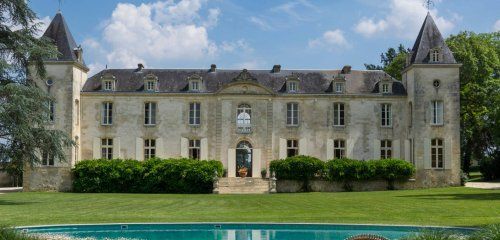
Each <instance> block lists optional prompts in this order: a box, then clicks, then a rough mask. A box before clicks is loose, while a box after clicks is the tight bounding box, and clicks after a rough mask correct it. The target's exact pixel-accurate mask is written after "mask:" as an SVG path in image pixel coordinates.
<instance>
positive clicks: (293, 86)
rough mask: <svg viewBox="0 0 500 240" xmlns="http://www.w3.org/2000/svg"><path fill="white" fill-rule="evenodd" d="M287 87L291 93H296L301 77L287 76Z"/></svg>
mask: <svg viewBox="0 0 500 240" xmlns="http://www.w3.org/2000/svg"><path fill="white" fill-rule="evenodd" d="M286 84H287V86H286V89H287V91H288V92H289V93H295V92H298V91H299V78H298V77H297V76H295V75H292V76H289V77H287V78H286Z"/></svg>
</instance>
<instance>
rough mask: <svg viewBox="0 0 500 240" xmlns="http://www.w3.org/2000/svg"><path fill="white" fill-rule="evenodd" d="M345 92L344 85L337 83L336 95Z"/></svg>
mask: <svg viewBox="0 0 500 240" xmlns="http://www.w3.org/2000/svg"><path fill="white" fill-rule="evenodd" d="M343 92H344V83H339V82H338V83H335V93H343Z"/></svg>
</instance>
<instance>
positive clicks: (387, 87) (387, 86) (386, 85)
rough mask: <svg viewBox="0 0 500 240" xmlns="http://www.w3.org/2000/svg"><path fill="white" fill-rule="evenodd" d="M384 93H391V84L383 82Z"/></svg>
mask: <svg viewBox="0 0 500 240" xmlns="http://www.w3.org/2000/svg"><path fill="white" fill-rule="evenodd" d="M382 93H389V84H388V83H383V84H382Z"/></svg>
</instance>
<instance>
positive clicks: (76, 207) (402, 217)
mask: <svg viewBox="0 0 500 240" xmlns="http://www.w3.org/2000/svg"><path fill="white" fill-rule="evenodd" d="M112 222H115V223H117V222H308V223H314V222H322V223H379V224H416V225H446V226H479V225H485V224H490V223H499V222H500V191H495V190H481V189H471V188H463V187H456V188H438V189H425V190H408V191H381V192H351V193H347V192H341V193H297V194H267V195H172V194H168V195H167V194H77V193H10V194H4V195H0V225H11V226H20V225H40V224H70V223H112Z"/></svg>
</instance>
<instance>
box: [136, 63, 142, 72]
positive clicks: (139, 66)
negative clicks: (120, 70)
mask: <svg viewBox="0 0 500 240" xmlns="http://www.w3.org/2000/svg"><path fill="white" fill-rule="evenodd" d="M142 69H144V65H143V64H142V63H139V64H137V69H136V72H139V71H141V70H142Z"/></svg>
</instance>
